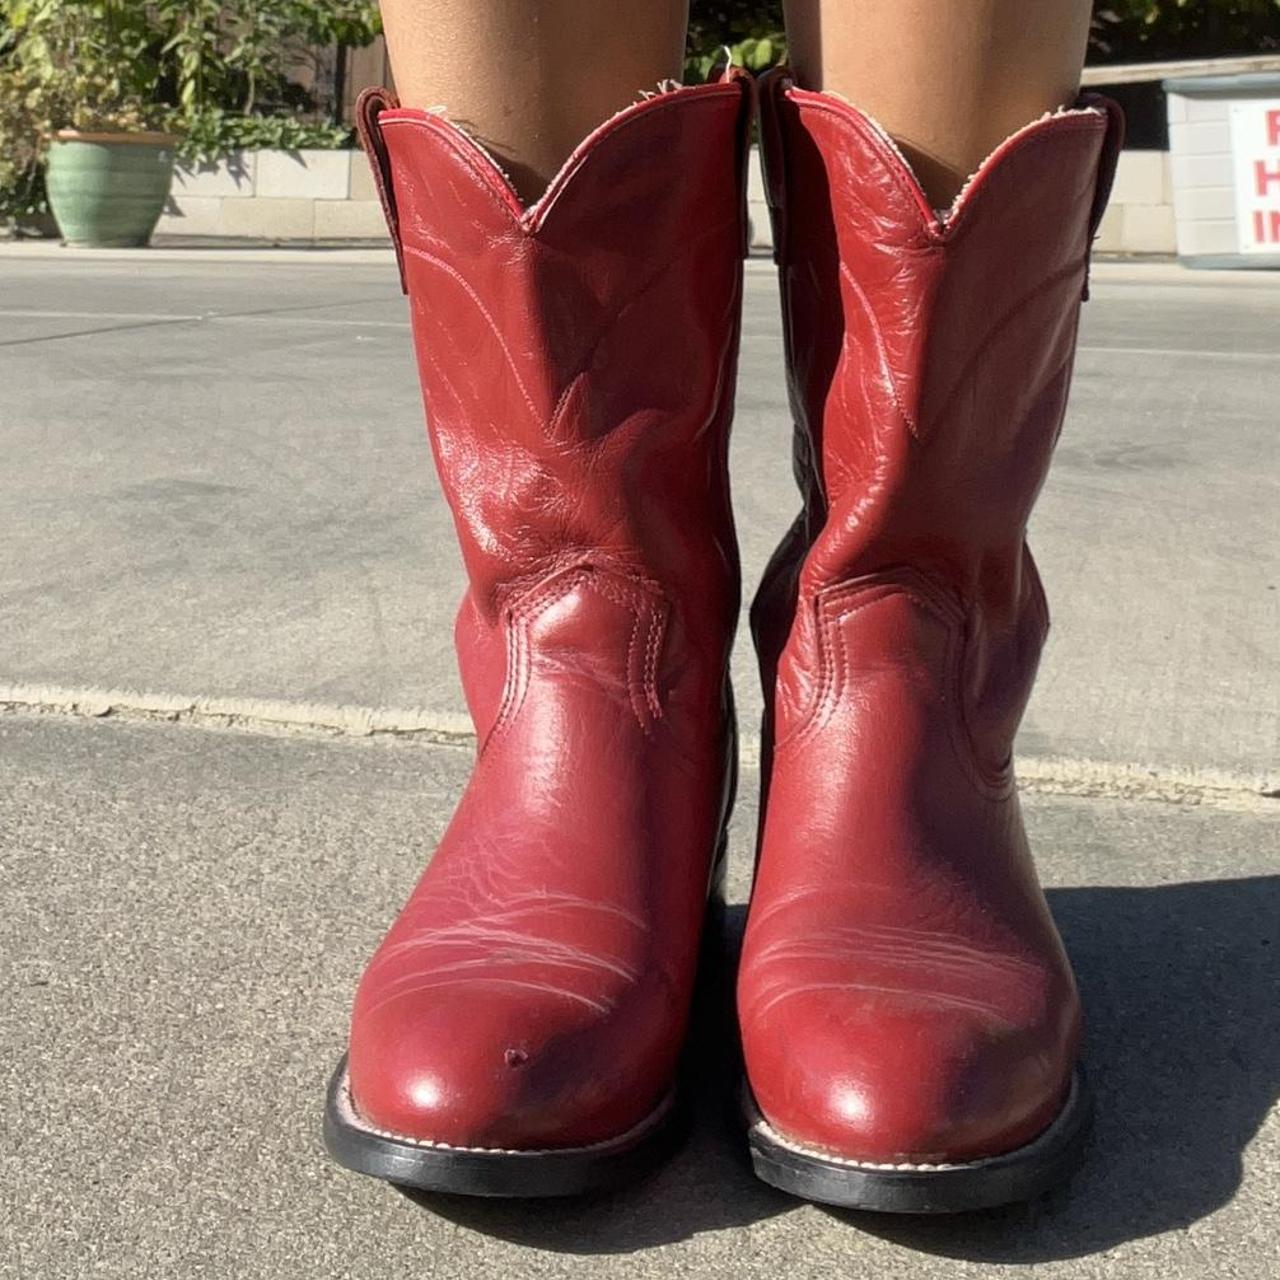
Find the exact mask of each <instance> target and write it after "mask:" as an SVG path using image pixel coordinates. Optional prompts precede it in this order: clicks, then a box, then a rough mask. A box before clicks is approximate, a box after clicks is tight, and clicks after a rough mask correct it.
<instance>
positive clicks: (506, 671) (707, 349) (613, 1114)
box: [349, 80, 751, 1149]
mask: <svg viewBox="0 0 1280 1280" xmlns="http://www.w3.org/2000/svg"><path fill="white" fill-rule="evenodd" d="M750 92H751V90H750V86H749V85H748V84H745V83H742V82H741V81H738V80H733V81H729V82H725V83H721V84H717V85H709V86H703V87H698V88H693V89H682V90H676V91H672V92H669V93H664V94H662V95H659V96H656V97H653V98H651V99H648V100H646V101H643V102H641V103H639V104H637V105H636V106H634V107H632V108H630V109H629V110H627V111H625V112H623V113H622V114H621V115H619V116H617V117H615V118H614V119H612V120H610V121H608V122H607V123H606V124H604V125H603V126H601V128H600V129H598V130H597V131H596V132H595V133H594V134H593V135H592V136H591V137H590V138H588V139H587V140H586V142H584V143H583V144H582V146H581V147H580V148H579V149H578V150H577V152H575V154H574V156H573V157H572V158H571V159H570V161H569V162H568V163H567V164H566V166H565V168H564V170H563V171H562V172H561V174H560V175H559V176H558V177H557V178H556V179H555V180H554V181H553V183H552V184H551V187H550V189H549V190H548V191H547V193H546V194H545V195H544V196H543V198H542V199H540V200H539V201H538V202H537V203H536V204H535V205H533V206H532V207H529V208H525V207H524V206H523V205H522V204H521V202H520V200H519V198H518V197H517V196H516V194H515V193H514V192H513V190H512V189H511V187H510V186H509V184H508V183H507V181H506V180H505V179H504V177H503V176H502V174H501V173H500V172H499V171H498V169H497V168H496V167H495V166H494V164H493V163H492V161H490V160H489V159H488V157H487V156H486V155H485V154H484V153H483V152H482V151H481V150H480V149H479V148H478V147H477V146H476V145H475V144H474V143H473V142H472V141H471V140H469V139H468V138H467V137H466V136H465V135H464V134H463V133H461V132H460V131H459V130H457V129H456V128H454V127H453V126H452V125H450V124H449V123H448V122H447V121H446V120H444V119H443V118H441V117H440V116H438V115H433V114H430V113H425V112H421V111H414V110H402V109H396V108H388V109H383V110H381V111H377V112H374V113H373V114H374V117H375V118H374V119H373V120H372V122H371V123H372V127H373V128H374V129H375V130H376V133H377V137H378V140H379V141H380V142H381V143H382V144H383V145H384V146H385V155H384V158H383V163H384V164H385V170H386V171H385V173H384V174H383V175H382V176H383V177H384V179H385V180H386V181H387V185H388V190H387V193H386V198H387V200H388V207H389V208H392V209H394V211H395V227H394V228H393V230H394V231H397V232H398V237H399V240H400V246H401V249H402V259H403V264H404V273H405V280H406V285H407V291H408V294H409V298H410V304H411V309H412V316H413V331H414V342H415V346H416V351H417V357H418V364H419V369H420V373H421V379H422V386H423V395H424V400H425V405H426V411H427V418H428V424H429V430H430V437H431V443H432V446H433V449H434V453H435V459H436V463H437V466H438V469H439V472H440V477H441V480H442V483H443V487H444V491H445V494H446V497H447V499H448V501H449V504H450V507H451V508H452V511H453V515H454V518H455V523H456V526H457V532H458V537H459V539H460V542H461V547H462V554H463V559H464V562H465V565H466V571H467V575H468V579H469V587H468V590H467V593H466V596H465V599H464V600H463V602H462V606H461V609H460V611H459V613H458V617H457V624H456V640H457V648H458V655H459V662H460V667H461V672H462V678H463V684H464V686H465V690H466V696H467V699H468V704H469V707H470V710H471V714H472V718H473V720H474V722H475V727H476V732H477V735H478V739H479V743H480V746H479V751H478V758H477V761H476V764H475V768H474V771H473V774H472V777H471V780H470V783H469V785H468V787H467V789H466V792H465V794H464V795H463V797H462V799H461V801H460V803H459V805H458V808H457V810H456V812H455V814H454V816H453V819H452V821H451V823H450V825H449V828H448V830H447V832H446V834H445V835H444V837H443V839H442V841H441V843H440V845H439V847H438V849H437V851H436V853H435V855H434V857H433V859H432V861H431V863H430V865H429V866H428V868H427V870H426V872H425V874H424V875H423V876H422V879H421V880H420V882H419V883H418V885H417V887H416V889H415V890H414V891H413V895H412V897H411V898H410V899H409V902H408V904H407V905H406V907H405V908H404V911H403V913H402V914H401V916H400V917H399V919H398V920H397V921H396V922H395V924H394V926H393V927H392V929H391V931H390V932H389V933H388V935H387V937H386V939H385V940H384V942H383V943H382V945H381V946H380V948H379V949H378V951H377V953H376V954H375V955H374V957H373V959H372V961H371V963H370V965H369V967H368V969H367V971H366V972H365V974H364V977H363V980H362V981H361V984H360V987H359V991H358V994H357V997H356V1002H355V1010H354V1015H353V1019H352V1026H351V1039H350V1056H349V1069H350V1082H351V1090H352V1097H353V1101H354V1103H355V1106H356V1108H357V1110H358V1111H359V1113H360V1114H361V1116H362V1117H363V1118H364V1119H365V1120H366V1121H367V1122H368V1123H370V1124H371V1125H373V1126H374V1127H377V1128H382V1129H385V1130H388V1131H391V1132H393V1133H397V1134H402V1135H406V1136H409V1137H413V1138H419V1139H424V1140H429V1141H433V1142H440V1143H449V1144H452V1145H455V1146H464V1147H483V1148H504V1149H506V1148H510V1149H536V1148H550V1147H571V1146H579V1145H584V1144H589V1143H594V1142H599V1141H604V1140H607V1139H611V1138H613V1137H616V1136H618V1135H621V1134H623V1133H624V1132H626V1131H627V1130H628V1129H630V1128H632V1127H633V1126H635V1125H636V1124H637V1123H638V1122H640V1121H642V1120H643V1119H645V1118H646V1117H647V1116H648V1115H649V1114H651V1113H652V1112H653V1111H654V1110H655V1108H657V1107H658V1106H659V1105H661V1104H662V1102H663V1100H664V1098H665V1097H666V1095H667V1094H668V1093H669V1091H670V1089H671V1085H672V1079H673V1074H674V1069H675V1065H676V1059H677V1054H678V1052H679V1049H680V1047H681V1042H682V1039H683V1036H684V1031H685V1025H686V1021H687V1015H688V1008H689V1004H690V996H691V990H692V986H693V980H694V969H695V961H696V958H697V953H698V942H699V932H700V928H701V924H702V918H703V914H704V911H705V908H706V904H707V897H708V890H709V886H710V881H711V878H712V876H713V873H714V870H715V868H714V867H713V857H714V854H715V851H716V848H717V843H718V839H719V836H720V832H721V825H722V821H723V818H724V813H725V809H726V807H727V804H728V795H727V786H728V778H729V776H730V759H731V755H732V751H733V735H732V726H731V712H730V709H729V704H728V686H727V658H728V653H729V648H730V644H731V641H732V634H733V628H734V622H735V618H736V613H737V607H738V598H739V577H738V561H737V551H736V546H735V541H734V534H733V526H732V519H731V515H730V506H729V489H728V473H727V461H726V450H727V437H728V429H729V420H730V415H731V411H732V399H733V386H734V375H735V364H736V353H737V340H738V322H739V310H740V290H741V255H740V250H741V239H742V226H743V220H744V218H745V208H744V197H743V158H742V152H743V146H742V143H743V140H744V138H745V131H746V123H747V119H748V116H749V112H750V101H749V97H750ZM370 150H371V154H372V155H373V157H374V160H375V163H377V162H378V160H379V154H378V149H377V148H376V147H374V148H370Z"/></svg>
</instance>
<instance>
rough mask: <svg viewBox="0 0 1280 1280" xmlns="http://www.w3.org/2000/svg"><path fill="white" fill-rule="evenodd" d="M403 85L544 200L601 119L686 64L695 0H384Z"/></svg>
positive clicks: (410, 103) (412, 102)
mask: <svg viewBox="0 0 1280 1280" xmlns="http://www.w3.org/2000/svg"><path fill="white" fill-rule="evenodd" d="M381 8H382V21H383V25H384V26H385V28H386V33H387V47H388V51H389V53H390V55H391V66H392V70H393V72H394V73H395V81H396V90H397V92H398V94H399V96H400V101H401V102H402V103H403V104H404V105H405V106H407V107H436V106H439V107H442V108H444V109H445V111H446V112H447V113H448V116H449V118H450V119H451V120H452V121H453V122H454V123H455V124H457V125H459V126H460V127H461V128H464V129H466V130H467V132H468V133H470V134H472V136H474V137H475V138H477V139H478V140H479V141H480V142H482V143H483V144H484V145H485V147H486V148H487V149H488V150H489V151H490V152H491V153H492V154H493V155H494V156H495V157H497V159H498V160H499V161H500V162H501V163H502V165H503V167H504V168H505V169H506V170H507V172H508V174H509V175H510V177H511V180H512V181H513V182H514V183H515V186H516V189H517V191H519V193H520V194H521V196H522V197H523V198H524V199H526V200H532V199H536V198H537V196H539V195H541V193H542V191H543V190H544V189H545V187H546V185H547V182H548V180H549V179H550V178H551V177H552V175H553V174H554V173H555V172H556V170H557V169H558V168H559V167H560V165H561V164H562V163H563V162H564V160H565V159H566V157H567V156H568V155H569V153H570V152H571V151H572V150H573V148H574V147H575V146H577V144H578V143H579V142H581V141H582V139H583V138H584V137H585V136H586V135H587V134H588V133H590V132H591V130H592V129H594V128H595V127H596V125H598V124H599V123H600V122H601V121H603V120H607V119H608V118H609V116H611V115H613V114H614V113H615V112H617V111H620V110H622V109H623V108H624V107H626V106H628V105H629V104H631V103H632V102H634V101H635V100H636V97H637V95H638V94H639V93H640V92H641V91H642V90H644V89H652V88H655V87H656V86H657V84H658V82H659V81H661V80H665V79H669V78H676V79H678V78H679V76H680V73H681V70H682V68H683V65H684V38H685V23H686V20H687V12H686V0H616V2H615V3H613V4H598V3H596V0H381Z"/></svg>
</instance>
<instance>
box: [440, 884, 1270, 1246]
mask: <svg viewBox="0 0 1280 1280" xmlns="http://www.w3.org/2000/svg"><path fill="white" fill-rule="evenodd" d="M1049 897H1050V901H1051V903H1052V906H1053V910H1054V914H1055V916H1056V917H1057V919H1058V921H1059V924H1060V925H1061V927H1062V931H1063V934H1064V935H1065V937H1066V940H1067V945H1068V947H1069V948H1070V950H1071V954H1072V957H1073V959H1074V961H1075V965H1076V970H1077V973H1078V974H1079V977H1080V982H1081V987H1082V989H1083V993H1084V998H1085V1002H1086V1007H1087V1010H1088V1016H1089V1027H1090V1034H1089V1047H1088V1065H1089V1069H1090V1072H1091V1074H1092V1077H1093V1081H1094V1085H1095V1088H1096V1090H1097V1094H1098V1120H1097V1126H1096V1129H1095V1133H1094V1138H1093V1141H1092V1144H1091V1147H1090V1150H1089V1154H1088V1157H1087V1159H1086V1162H1085V1164H1084V1166H1083V1167H1082V1168H1081V1170H1080V1171H1079V1173H1078V1174H1077V1175H1076V1177H1075V1179H1074V1180H1073V1182H1072V1183H1071V1184H1069V1185H1068V1186H1065V1187H1063V1188H1062V1189H1060V1190H1059V1191H1057V1192H1055V1193H1053V1194H1052V1195H1050V1196H1048V1197H1046V1198H1045V1199H1043V1200H1041V1201H1039V1202H1037V1203H1035V1204H1031V1205H1023V1206H1015V1207H1011V1208H1008V1209H1002V1210H995V1211H991V1212H987V1213H980V1214H969V1215H964V1216H960V1217H954V1218H932V1219H928V1218H925V1219H909V1218H894V1217H890V1216H886V1215H877V1214H866V1213H853V1212H845V1211H840V1210H833V1209H829V1210H824V1212H828V1213H831V1214H832V1215H833V1216H836V1217H838V1218H840V1219H841V1220H843V1221H845V1222H847V1223H848V1224H849V1227H850V1229H851V1230H858V1231H865V1232H869V1233H870V1234H872V1235H875V1236H877V1237H879V1238H881V1239H883V1240H885V1241H888V1242H891V1243H894V1244H897V1245H900V1246H902V1247H904V1248H909V1249H916V1250H920V1251H922V1252H925V1253H931V1254H938V1255H941V1256H944V1257H952V1258H959V1259H966V1260H973V1261H986V1262H1002V1263H1032V1262H1042V1261H1048V1260H1053V1259H1064V1258H1073V1257H1080V1256H1084V1255H1087V1254H1091V1253H1096V1252H1099V1251H1102V1250H1105V1249H1109V1248H1111V1247H1113V1246H1115V1245H1117V1244H1120V1243H1122V1242H1124V1241H1126V1240H1133V1239H1140V1238H1142V1237H1145V1236H1151V1235H1157V1234H1160V1233H1161V1232H1165V1231H1170V1230H1177V1229H1179V1228H1182V1227H1185V1226H1187V1225H1188V1224H1189V1223H1192V1222H1194V1221H1196V1220H1197V1219H1199V1218H1202V1217H1204V1216H1205V1215H1207V1214H1209V1213H1212V1212H1213V1211H1214V1210H1216V1209H1219V1208H1221V1207H1222V1206H1223V1205H1225V1204H1227V1203H1228V1202H1229V1201H1230V1200H1231V1199H1232V1197H1233V1196H1234V1195H1235V1192H1236V1190H1237V1188H1238V1187H1239V1185H1240V1179H1241V1170H1242V1155H1243V1151H1244V1148H1245V1147H1246V1145H1247V1144H1248V1143H1249V1141H1250V1139H1251V1138H1252V1137H1253V1136H1254V1134H1255V1133H1256V1132H1257V1130H1258V1127H1259V1125H1260V1124H1261V1123H1262V1121H1263V1119H1264V1118H1265V1116H1266V1115H1267V1112H1268V1110H1269V1108H1270V1107H1271V1105H1272V1103H1273V1102H1274V1100H1275V1097H1276V1093H1277V1086H1278V1085H1280V972H1278V965H1277V941H1276V937H1275V935H1276V932H1277V922H1278V921H1280V876H1271V877H1255V878H1252V879H1242V880H1226V881H1208V882H1203V883H1195V884H1183V885H1169V886H1163V887H1157V888H1134V889H1130V888H1078V889H1059V890H1056V891H1052V892H1050V894H1049ZM734 917H735V918H734V919H733V920H732V921H731V925H730V930H729V932H730V935H731V936H732V935H734V934H736V933H737V932H738V930H739V929H740V927H741V908H738V909H737V910H736V911H735V913H734ZM704 1067H705V1070H704V1072H703V1073H702V1074H703V1087H702V1088H701V1090H700V1097H699V1100H698V1107H699V1122H698V1125H697V1127H696V1130H695V1132H694V1134H693V1136H692V1138H691V1140H690V1142H689V1144H688V1146H687V1147H686V1148H685V1149H684V1151H683V1152H682V1153H681V1154H680V1155H678V1156H677V1157H676V1159H675V1160H674V1161H673V1162H672V1163H671V1164H670V1165H668V1166H667V1167H666V1168H665V1169H663V1170H662V1171H661V1172H659V1173H658V1174H657V1175H655V1176H654V1177H653V1178H652V1179H650V1180H649V1181H648V1182H646V1183H644V1184H642V1185H640V1186H637V1187H634V1188H631V1189H630V1190H628V1191H626V1192H623V1193H619V1194H617V1195H613V1196H609V1197H602V1198H599V1199H594V1200H586V1201H573V1202H547V1203H539V1204H536V1205H531V1204H529V1203H521V1202H510V1201H506V1202H503V1201H473V1200H464V1199H461V1198H452V1197H440V1196H435V1197H428V1196H421V1197H415V1199H417V1200H418V1202H419V1203H420V1204H421V1205H422V1206H423V1207H424V1208H426V1209H429V1210H430V1211H432V1212H434V1213H437V1214H440V1215H442V1216H444V1217H446V1218H448V1219H450V1220H451V1221H454V1222H456V1223H458V1224H459V1225H463V1226H466V1227H469V1228H471V1229H473V1230H477V1231H482V1232H485V1233H488V1234H491V1235H494V1236H498V1237H501V1238H503V1239H507V1240H511V1241H515V1242H518V1243H520V1244H525V1245H530V1246H534V1247H537V1248H541V1249H548V1250H553V1251H556V1252H563V1253H573V1254H609V1253H630V1252H633V1251H635V1250H639V1249H645V1248H649V1247H652V1246H655V1245H661V1244H669V1243H672V1242H674V1241H677V1240H683V1239H687V1238H690V1237H692V1236H694V1235H696V1234H698V1233H700V1232H706V1231H718V1230H724V1229H726V1228H732V1227H741V1226H747V1225H749V1224H751V1223H754V1222H758V1221H760V1220H762V1219H765V1218H769V1217H772V1216H774V1215H777V1214H780V1213H785V1212H788V1211H790V1210H792V1209H794V1208H796V1207H797V1206H798V1204H799V1202H797V1201H794V1200H791V1199H790V1198H789V1197H787V1196H784V1195H782V1194H781V1193H778V1192H775V1191H773V1190H772V1189H771V1188H769V1187H767V1186H765V1185H764V1184H763V1183H760V1182H758V1181H757V1180H756V1179H755V1178H754V1177H753V1176H752V1175H751V1172H750V1169H749V1167H748V1166H747V1163H746V1161H745V1158H744V1156H743V1154H742V1151H741V1146H740V1144H739V1143H738V1142H737V1141H736V1135H735V1134H734V1133H733V1130H732V1128H731V1127H730V1125H729V1124H728V1123H726V1121H725V1116H726V1114H727V1113H728V1107H727V1106H726V1103H727V1101H728V1100H730V1099H731V1098H732V1096H733V1091H734V1089H735V1088H736V1081H735V1076H734V1070H735V1069H734V1065H733V1063H732V1061H731V1060H730V1056H729V1055H728V1054H726V1053H723V1052H722V1053H721V1054H719V1055H718V1056H717V1060H712V1059H711V1058H708V1059H707V1060H706V1061H705V1063H704Z"/></svg>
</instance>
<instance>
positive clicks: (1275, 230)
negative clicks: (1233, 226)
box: [1253, 209, 1280, 244]
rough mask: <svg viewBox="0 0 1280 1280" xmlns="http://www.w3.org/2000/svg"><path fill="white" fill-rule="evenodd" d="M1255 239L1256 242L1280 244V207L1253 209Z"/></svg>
mask: <svg viewBox="0 0 1280 1280" xmlns="http://www.w3.org/2000/svg"><path fill="white" fill-rule="evenodd" d="M1253 239H1254V243H1255V244H1267V243H1268V242H1270V243H1271V244H1280V209H1267V210H1263V209H1255V210H1254V211H1253Z"/></svg>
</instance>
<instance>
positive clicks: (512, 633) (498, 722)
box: [485, 570, 585, 748]
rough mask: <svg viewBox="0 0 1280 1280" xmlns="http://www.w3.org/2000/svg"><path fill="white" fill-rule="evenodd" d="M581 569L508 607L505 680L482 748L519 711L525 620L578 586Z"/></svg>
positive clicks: (526, 666)
mask: <svg viewBox="0 0 1280 1280" xmlns="http://www.w3.org/2000/svg"><path fill="white" fill-rule="evenodd" d="M584 572H585V571H583V570H577V571H571V572H570V573H569V575H568V577H567V581H566V582H563V583H561V584H559V586H558V587H557V589H556V590H554V591H550V592H543V591H539V590H538V589H537V588H535V589H534V590H532V591H530V592H529V593H528V594H527V595H524V596H521V597H520V599H519V600H517V601H515V603H514V604H511V605H509V606H508V609H507V613H508V622H507V679H506V681H505V687H504V690H503V701H502V706H501V708H500V709H499V712H498V716H497V718H496V719H495V720H494V722H493V728H492V729H490V731H489V733H488V736H487V737H486V738H485V747H486V748H488V746H489V743H490V742H492V741H493V740H494V739H495V738H496V737H497V736H498V734H499V733H500V732H501V731H502V730H504V729H505V728H506V727H507V725H509V724H510V723H511V721H512V720H513V719H514V718H515V713H516V711H517V710H519V703H520V702H523V701H524V697H523V693H520V694H519V701H518V702H517V691H518V690H522V689H523V688H524V686H525V685H526V683H527V680H528V675H529V671H530V667H531V659H530V655H529V646H528V643H527V637H526V635H525V631H526V627H527V624H528V622H529V621H530V620H531V619H532V618H534V617H536V616H537V615H538V614H539V613H541V612H543V611H544V610H546V609H549V608H550V607H551V606H552V605H553V604H555V603H556V602H557V601H559V600H563V599H564V597H565V596H567V595H568V594H569V592H570V591H572V590H573V589H574V587H576V586H577V585H578V582H579V581H580V579H581V577H582V575H583V573H584ZM517 633H519V634H518V635H517Z"/></svg>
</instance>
